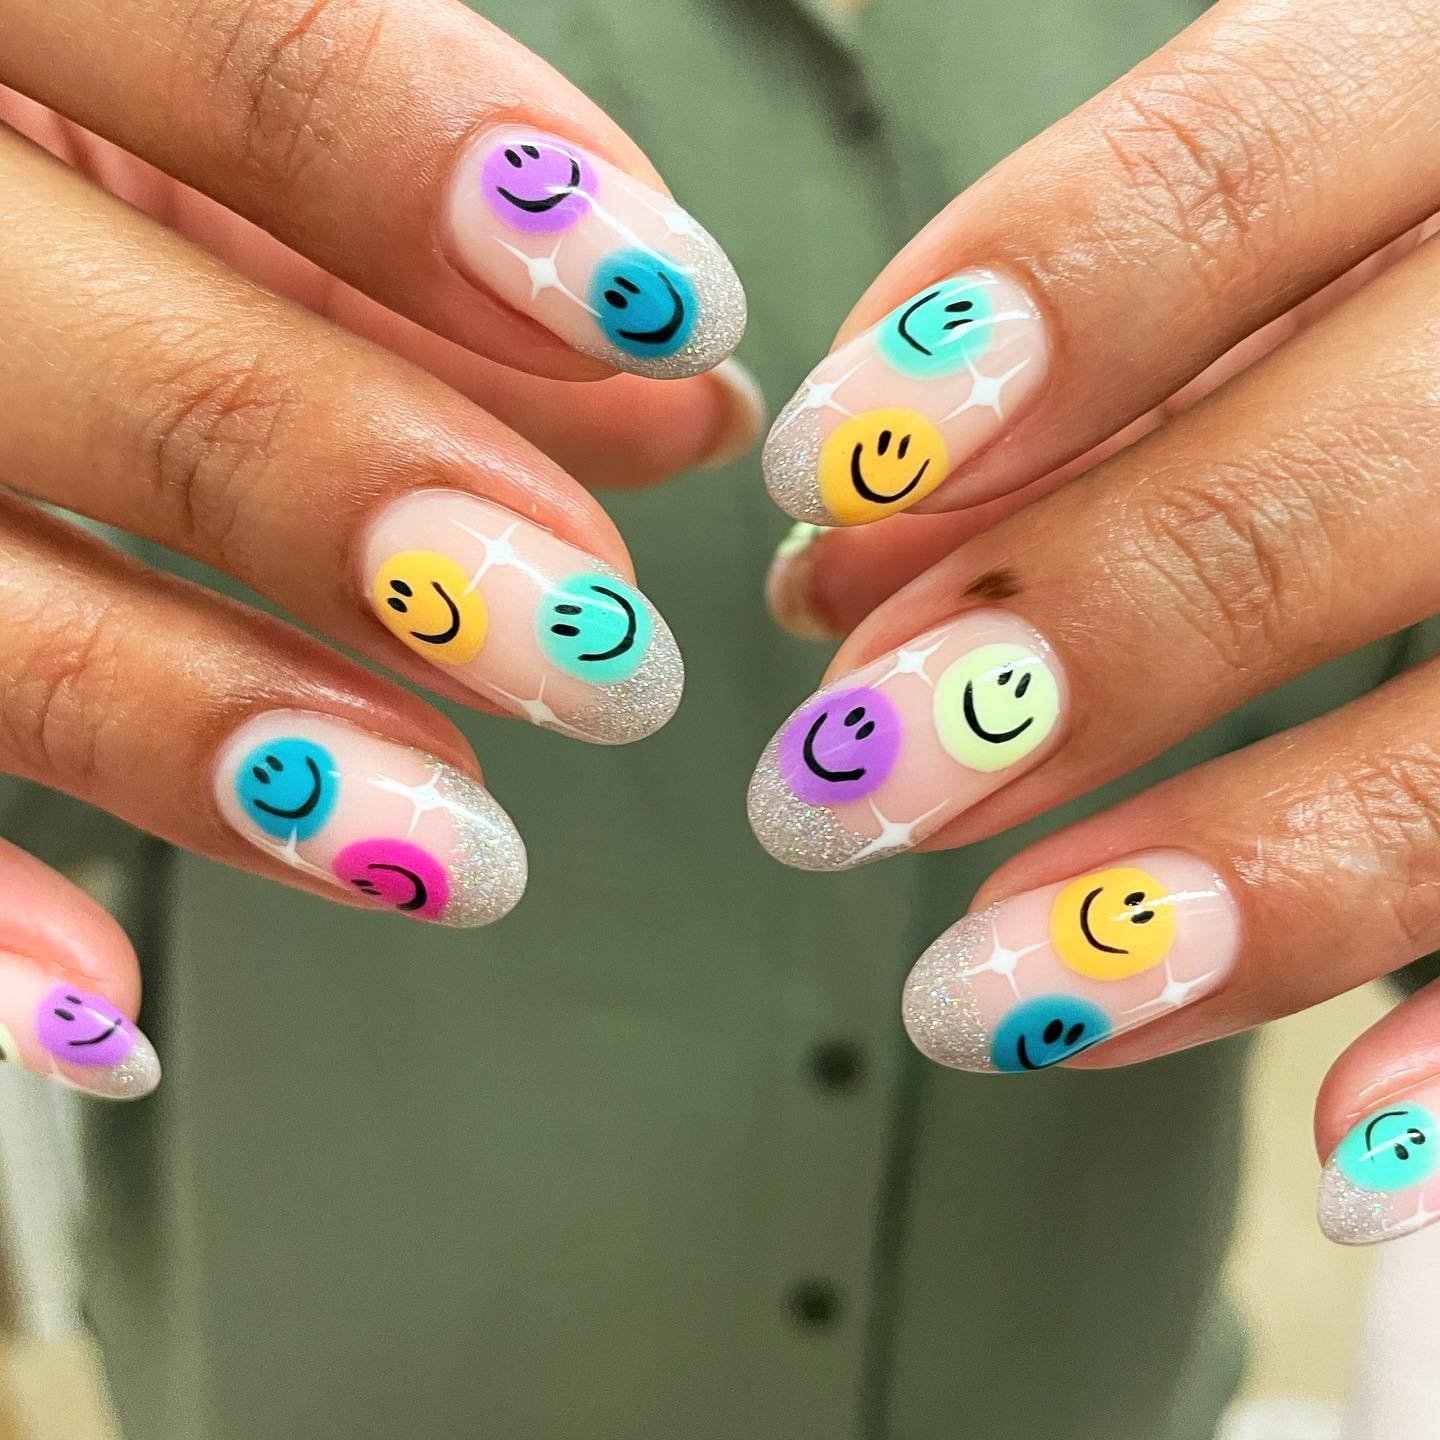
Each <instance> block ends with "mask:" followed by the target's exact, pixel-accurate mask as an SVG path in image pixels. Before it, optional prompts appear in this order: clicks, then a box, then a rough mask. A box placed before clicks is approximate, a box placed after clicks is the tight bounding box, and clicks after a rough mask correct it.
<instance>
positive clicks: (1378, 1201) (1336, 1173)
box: [1316, 1080, 1440, 1245]
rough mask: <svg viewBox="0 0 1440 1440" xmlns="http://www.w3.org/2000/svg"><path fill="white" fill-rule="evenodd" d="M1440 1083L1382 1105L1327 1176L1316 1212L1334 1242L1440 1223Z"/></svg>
mask: <svg viewBox="0 0 1440 1440" xmlns="http://www.w3.org/2000/svg"><path fill="white" fill-rule="evenodd" d="M1437 1115H1440V1081H1437V1080H1432V1081H1431V1082H1430V1083H1429V1084H1426V1085H1422V1086H1420V1087H1418V1088H1416V1089H1413V1090H1408V1091H1406V1092H1405V1093H1404V1094H1402V1095H1400V1096H1398V1097H1397V1098H1396V1099H1394V1100H1389V1101H1387V1102H1386V1103H1385V1104H1384V1105H1380V1106H1378V1107H1377V1108H1376V1109H1375V1110H1374V1111H1372V1112H1371V1114H1369V1115H1367V1116H1366V1117H1365V1118H1364V1119H1363V1120H1362V1121H1361V1122H1360V1123H1359V1124H1358V1125H1357V1126H1356V1127H1355V1128H1354V1129H1353V1130H1352V1131H1351V1132H1350V1133H1349V1134H1348V1135H1347V1136H1346V1137H1345V1138H1344V1139H1343V1140H1342V1141H1341V1142H1340V1143H1339V1145H1337V1146H1336V1147H1335V1153H1334V1154H1333V1155H1332V1156H1331V1157H1330V1158H1329V1160H1327V1161H1326V1162H1325V1168H1324V1170H1323V1171H1321V1174H1320V1198H1319V1201H1318V1203H1317V1205H1316V1216H1317V1218H1318V1219H1319V1221H1320V1229H1321V1230H1322V1231H1323V1232H1324V1234H1325V1236H1326V1238H1327V1239H1330V1240H1334V1241H1335V1242H1336V1243H1337V1244H1339V1245H1373V1244H1374V1243H1375V1242H1376V1241H1378V1240H1395V1239H1398V1238H1399V1237H1400V1236H1401V1235H1409V1234H1412V1233H1413V1232H1414V1231H1416V1230H1422V1229H1424V1227H1425V1226H1427V1225H1429V1224H1430V1223H1431V1221H1433V1220H1440V1120H1437V1119H1436V1116H1437Z"/></svg>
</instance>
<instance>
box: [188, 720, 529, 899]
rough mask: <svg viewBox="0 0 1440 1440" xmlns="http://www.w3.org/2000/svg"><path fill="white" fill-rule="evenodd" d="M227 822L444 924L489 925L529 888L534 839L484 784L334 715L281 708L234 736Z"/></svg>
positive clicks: (219, 775) (224, 760) (221, 772)
mask: <svg viewBox="0 0 1440 1440" xmlns="http://www.w3.org/2000/svg"><path fill="white" fill-rule="evenodd" d="M215 798H216V800H217V802H218V803H219V806H220V812H221V814H222V815H224V817H225V819H226V820H227V821H228V822H229V823H230V824H231V825H232V826H233V827H234V828H235V829H236V830H237V831H239V833H240V834H241V835H243V836H244V837H245V838H246V839H247V840H249V841H250V842H251V843H252V844H253V845H255V846H256V847H257V848H258V849H260V850H263V851H264V852H265V853H266V854H268V855H271V856H273V857H274V858H275V859H277V860H280V861H283V862H284V863H285V864H287V865H290V866H293V867H294V868H295V869H296V870H298V871H300V872H301V873H302V874H305V875H308V876H312V877H313V878H315V879H317V880H321V881H323V882H324V883H325V884H327V885H332V886H334V887H335V888H336V889H337V890H342V891H344V892H345V893H346V894H347V895H349V896H350V897H351V898H352V899H356V900H361V901H365V902H368V903H369V904H371V905H374V906H376V907H377V908H379V909H382V910H395V911H398V912H399V913H400V914H402V915H408V916H410V917H411V918H412V919H416V920H432V921H435V922H437V923H438V924H441V925H457V926H473V925H488V924H489V923H490V922H491V921H492V920H498V919H500V917H501V916H502V915H505V914H508V913H509V911H510V910H511V909H512V908H513V907H514V906H515V904H516V902H517V901H518V900H519V899H520V896H521V894H522V893H523V891H524V889H525V873H526V872H525V846H524V844H523V843H522V842H521V840H520V836H519V835H518V834H517V833H516V830H515V826H514V825H513V824H512V823H511V821H510V817H509V816H508V815H507V814H506V813H505V812H504V811H503V810H502V809H501V808H500V806H499V805H497V804H496V803H495V801H494V800H493V799H492V798H491V796H490V793H489V791H487V790H486V789H485V787H484V786H483V785H481V784H480V783H479V782H478V781H475V780H472V779H471V778H470V777H469V776H468V775H464V774H462V773H461V772H460V771H458V770H456V769H454V768H453V767H452V766H449V765H446V764H444V763H443V762H442V761H440V760H437V759H435V757H434V756H433V755H427V754H425V753H424V752H423V751H420V750H412V749H410V748H409V747H408V746H405V745H397V744H395V743H394V742H393V741H390V740H382V739H381V738H380V737H379V736H377V735H371V734H369V733H368V732H366V731H364V730H359V729H356V728H355V726H353V725H347V724H346V723H344V722H343V721H340V720H336V719H334V718H332V717H331V716H328V715H316V714H312V713H310V712H308V711H303V710H275V711H269V712H267V713H265V714H263V715H257V716H256V717H255V718H254V719H253V720H250V721H248V722H247V723H246V724H244V725H242V726H241V727H240V729H239V730H238V731H236V733H235V734H234V735H232V736H231V737H230V739H229V740H228V741H227V742H226V744H225V746H224V748H223V749H222V750H221V752H220V756H219V760H218V763H217V765H216V769H215Z"/></svg>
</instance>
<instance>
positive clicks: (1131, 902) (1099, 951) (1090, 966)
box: [1050, 865, 1175, 980]
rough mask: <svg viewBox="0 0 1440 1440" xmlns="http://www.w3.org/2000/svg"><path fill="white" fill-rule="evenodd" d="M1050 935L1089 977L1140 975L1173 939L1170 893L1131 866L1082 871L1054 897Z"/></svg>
mask: <svg viewBox="0 0 1440 1440" xmlns="http://www.w3.org/2000/svg"><path fill="white" fill-rule="evenodd" d="M1050 940H1051V943H1052V944H1053V945H1054V946H1055V949H1056V951H1057V952H1058V953H1059V956H1060V958H1061V959H1062V960H1063V961H1064V962H1065V964H1066V965H1068V966H1069V967H1070V969H1072V970H1074V971H1075V972H1076V973H1077V974H1080V975H1088V976H1089V977H1090V979H1092V980H1123V979H1125V977H1126V976H1127V975H1139V974H1140V973H1142V972H1143V971H1145V970H1152V969H1154V967H1155V966H1156V965H1159V964H1160V963H1161V962H1162V961H1163V960H1164V959H1165V957H1166V956H1167V955H1168V954H1169V953H1170V947H1171V945H1173V944H1174V943H1175V907H1174V903H1173V897H1172V896H1170V895H1168V894H1167V893H1166V891H1165V887H1164V886H1163V885H1161V883H1160V882H1159V881H1158V880H1157V879H1156V878H1155V877H1154V876H1153V875H1147V874H1146V873H1145V872H1144V871H1143V870H1136V869H1135V868H1134V867H1133V866H1125V865H1122V866H1119V867H1117V868H1116V869H1114V870H1099V871H1096V872H1095V873H1094V874H1092V875H1082V876H1081V877H1080V878H1079V879H1078V880H1072V881H1071V882H1070V883H1069V884H1068V885H1067V886H1066V887H1065V888H1064V889H1063V890H1062V891H1061V892H1060V893H1059V895H1057V896H1056V897H1055V908H1054V909H1053V910H1052V911H1051V912H1050Z"/></svg>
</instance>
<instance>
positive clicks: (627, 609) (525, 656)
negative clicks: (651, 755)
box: [361, 490, 685, 745]
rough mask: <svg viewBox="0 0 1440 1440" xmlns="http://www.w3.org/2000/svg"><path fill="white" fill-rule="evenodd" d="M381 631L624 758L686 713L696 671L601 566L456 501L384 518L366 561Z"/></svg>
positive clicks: (517, 711)
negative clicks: (684, 695) (632, 744)
mask: <svg viewBox="0 0 1440 1440" xmlns="http://www.w3.org/2000/svg"><path fill="white" fill-rule="evenodd" d="M361 549H362V555H361V564H362V567H363V571H364V575H363V581H362V583H363V585H364V590H365V594H366V595H367V596H368V597H369V600H370V604H371V607H372V608H373V610H374V612H375V614H376V615H377V616H379V618H380V621H381V623H382V624H383V625H384V626H385V628H386V629H387V630H389V631H390V633H391V634H392V635H394V636H395V638H396V639H397V640H399V641H400V642H401V643H402V644H404V645H407V646H408V647H409V648H410V649H411V650H413V651H414V652H415V653H416V654H417V655H423V656H424V657H425V659H427V660H429V661H430V662H431V663H432V664H434V665H437V666H439V667H440V669H442V670H443V671H444V672H445V673H446V674H448V675H450V676H453V677H454V679H456V680H458V681H459V682H460V684H462V685H465V686H468V687H469V688H470V689H471V690H473V691H475V693H476V694H477V695H481V696H483V697H484V698H485V699H487V700H489V701H491V702H492V703H494V704H496V705H498V706H500V707H501V708H502V709H504V710H507V711H509V712H510V713H511V714H514V715H518V716H520V717H521V718H523V719H526V720H529V721H530V722H531V723H532V724H536V725H543V726H545V727H546V728H547V729H550V730H557V731H559V732H560V733H561V734H563V735H570V736H573V737H574V738H576V739H579V740H590V741H593V742H595V743H598V744H604V745H622V744H626V743H628V742H629V741H632V740H640V739H643V738H644V737H645V736H647V735H650V734H653V733H654V732H655V731H656V730H658V729H659V728H660V727H661V726H662V725H664V724H665V722H666V721H667V720H669V719H670V717H671V716H672V715H673V714H674V713H675V710H676V707H677V706H678V705H679V704H680V693H681V691H682V690H683V689H684V684H685V667H684V665H683V663H682V662H681V659H680V651H679V648H678V647H677V646H676V644H675V637H674V636H673V635H671V633H670V630H669V628H668V627H667V626H666V624H665V622H664V621H663V620H662V619H661V618H660V615H659V613H658V612H657V611H656V609H655V607H654V606H653V605H651V603H650V602H649V601H648V600H647V599H646V598H645V597H644V596H643V595H642V594H641V593H640V592H639V591H638V590H637V589H635V587H634V586H633V585H631V584H629V583H628V582H626V581H625V580H622V579H621V578H620V577H619V576H618V575H617V574H616V573H615V571H614V570H613V569H612V568H611V567H610V566H608V565H606V564H605V563H604V562H603V561H600V560H597V559H596V558H595V557H594V556H593V555H587V554H586V553H585V552H584V551H583V550H577V549H576V548H575V547H574V546H573V545H567V544H566V543H565V542H564V541H563V540H557V539H556V538H555V536H553V535H552V534H551V533H550V532H549V531H548V530H545V529H543V528H542V527H541V526H539V525H536V524H533V523H532V522H531V521H529V520H522V519H520V518H519V516H517V515H515V514H513V513H512V512H511V511H509V510H504V509H502V508H501V507H500V506H498V505H491V504H489V503H488V502H487V501H484V500H477V499H475V497H474V496H473V495H464V494H462V493H460V492H459V491H456V490H419V491H414V492H412V493H411V494H409V495H407V496H405V497H404V498H403V499H401V500H397V501H396V502H395V503H394V504H392V505H390V506H388V507H387V508H386V509H384V510H382V511H381V512H380V514H379V515H378V516H377V517H376V519H375V520H374V522H373V523H372V524H371V527H370V530H369V533H368V534H367V536H366V538H365V541H364V544H363V546H362V547H361Z"/></svg>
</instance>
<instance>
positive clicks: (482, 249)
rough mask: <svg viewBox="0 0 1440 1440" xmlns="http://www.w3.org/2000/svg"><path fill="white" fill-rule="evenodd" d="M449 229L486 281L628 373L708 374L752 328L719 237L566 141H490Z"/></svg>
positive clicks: (463, 185) (459, 182)
mask: <svg viewBox="0 0 1440 1440" xmlns="http://www.w3.org/2000/svg"><path fill="white" fill-rule="evenodd" d="M445 232H446V235H445V238H446V245H447V248H448V249H449V251H450V252H451V255H452V257H453V258H454V260H455V262H456V264H458V265H459V267H460V268H461V269H462V270H463V271H464V272H465V273H466V274H467V275H468V276H469V278H470V279H471V280H473V281H474V282H475V283H476V284H479V285H482V286H484V287H485V288H486V289H488V290H490V291H492V292H493V293H495V294H497V295H499V296H500V297H501V298H502V299H504V300H506V301H508V302H509V303H510V304H511V305H513V306H514V307H515V309H517V310H519V311H522V312H523V313H524V314H527V315H530V316H532V317H533V318H534V319H536V320H538V321H539V322H540V323H541V324H542V325H544V326H545V327H546V328H547V329H549V330H551V331H552V332H553V333H554V334H555V335H557V336H558V337H559V338H560V339H562V340H564V341H565V342H566V343H567V344H569V345H572V346H573V347H574V348H575V349H577V350H580V351H583V352H584V353H586V354H589V355H594V356H596V357H597V358H598V359H601V360H604V361H606V362H607V363H609V364H611V365H614V366H616V367H617V368H618V369H621V370H629V371H632V372H634V373H635V374H639V375H650V376H653V377H656V378H658V379H677V378H680V377H683V376H686V375H698V374H700V373H701V372H703V371H706V370H710V369H713V368H714V367H715V366H716V365H718V364H719V363H720V362H721V361H722V360H724V359H725V358H726V357H727V356H728V355H729V354H730V352H731V351H732V350H734V349H735V347H736V346H737V345H738V344H739V343H740V338H741V336H742V335H743V334H744V331H745V292H744V289H743V288H742V287H741V284H740V280H739V277H738V276H737V275H736V274H735V270H734V267H733V266H732V265H731V264H730V262H729V260H728V259H727V258H726V256H725V252H724V251H723V250H721V248H720V247H719V246H718V245H717V244H716V243H715V241H714V240H713V239H712V238H711V237H710V236H709V235H708V234H706V232H705V231H704V230H703V229H701V227H700V226H699V225H698V224H697V223H696V222H695V220H694V219H693V218H692V217H691V216H690V215H689V214H687V213H686V212H685V211H684V210H682V209H681V208H680V207H679V206H678V205H676V204H675V202H674V201H673V200H671V199H670V198H669V197H668V196H666V195H663V194H661V193H660V192H659V191H657V190H654V189H652V188H651V187H650V186H648V185H643V184H641V183H640V181H638V180H636V179H634V178H633V177H632V176H630V175H627V174H626V173H625V172H624V171H623V170H620V169H618V168H617V167H615V166H614V165H611V164H610V163H609V162H608V161H606V160H602V159H601V158H600V157H599V156H597V155H592V154H590V153H589V152H588V151H586V150H584V149H582V148H581V147H580V146H578V145H575V144H573V143H572V142H571V141H568V140H564V139H561V138H559V137H558V136H555V135H548V134H546V133H545V132H543V131H539V130H533V129H530V128H529V127H527V126H523V125H501V126H497V127H495V128H493V129H490V130H487V131H485V132H483V133H482V134H480V135H479V136H477V137H476V138H475V139H474V140H473V141H472V142H471V143H470V144H469V145H468V146H467V147H466V149H465V152H464V154H463V155H462V156H461V159H460V163H459V165H458V166H457V168H456V172H455V177H454V180H453V182H452V184H451V188H450V193H449V197H448V200H447V204H446V212H445Z"/></svg>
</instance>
